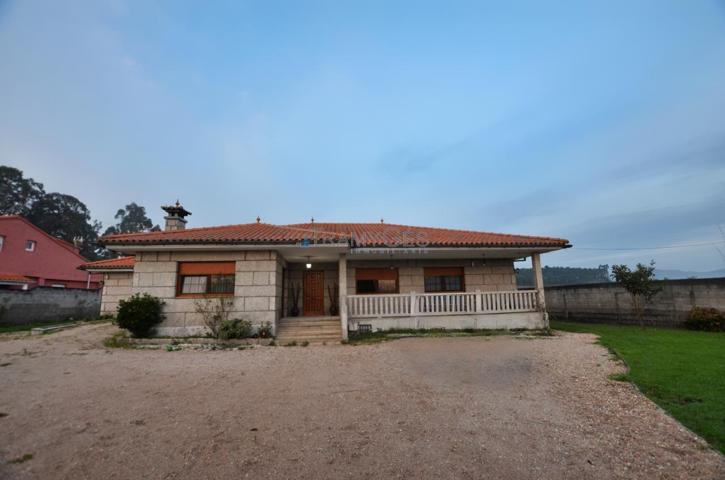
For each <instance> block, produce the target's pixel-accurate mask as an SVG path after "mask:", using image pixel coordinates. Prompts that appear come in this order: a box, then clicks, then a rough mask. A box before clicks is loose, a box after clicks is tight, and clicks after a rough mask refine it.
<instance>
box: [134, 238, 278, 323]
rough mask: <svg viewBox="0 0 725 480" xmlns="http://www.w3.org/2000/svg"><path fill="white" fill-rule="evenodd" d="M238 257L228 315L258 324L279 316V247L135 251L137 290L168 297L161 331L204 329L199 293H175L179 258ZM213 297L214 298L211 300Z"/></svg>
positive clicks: (233, 258)
mask: <svg viewBox="0 0 725 480" xmlns="http://www.w3.org/2000/svg"><path fill="white" fill-rule="evenodd" d="M214 261H234V262H235V263H236V267H235V287H234V296H233V297H231V300H232V307H231V313H230V318H242V319H245V320H250V321H251V322H252V324H253V325H255V326H259V325H260V324H261V323H262V322H270V323H271V324H272V325H273V326H274V325H275V324H276V319H277V317H278V312H279V308H278V303H279V301H278V298H279V297H278V295H279V294H281V289H279V288H278V287H277V285H278V282H279V280H278V279H279V277H280V276H281V263H280V259H279V258H278V254H277V252H274V251H246V252H243V251H242V252H189V251H186V252H144V253H138V254H137V255H136V265H135V267H134V274H133V288H132V291H133V293H136V292H146V293H149V294H151V295H154V296H156V297H159V298H161V299H163V300H164V301H165V302H166V305H165V308H164V313H165V314H166V319H165V320H164V322H163V323H162V324H161V325H160V327H159V328H158V334H159V335H172V336H173V335H193V334H199V333H202V332H203V331H204V322H203V318H202V316H201V315H200V314H199V313H197V312H196V305H197V303H198V302H199V301H200V300H199V299H196V298H177V297H176V280H177V272H178V262H214ZM212 301H215V300H212Z"/></svg>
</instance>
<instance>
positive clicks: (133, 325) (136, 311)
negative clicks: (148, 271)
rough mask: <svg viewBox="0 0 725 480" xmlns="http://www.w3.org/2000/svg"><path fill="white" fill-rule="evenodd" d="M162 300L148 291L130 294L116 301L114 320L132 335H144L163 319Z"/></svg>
mask: <svg viewBox="0 0 725 480" xmlns="http://www.w3.org/2000/svg"><path fill="white" fill-rule="evenodd" d="M163 308H164V302H163V301H162V300H160V299H158V298H156V297H153V296H151V295H149V294H148V293H143V294H139V293H137V294H135V295H132V296H131V297H130V298H128V299H127V300H121V301H119V302H118V313H117V314H116V321H117V322H118V326H119V327H121V328H125V329H126V330H128V331H129V332H131V334H132V335H133V336H134V337H146V336H148V335H150V334H151V333H152V332H153V330H154V329H155V328H156V325H158V324H159V323H161V322H162V321H163V320H164V314H163V312H162V310H163Z"/></svg>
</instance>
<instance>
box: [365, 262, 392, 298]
mask: <svg viewBox="0 0 725 480" xmlns="http://www.w3.org/2000/svg"><path fill="white" fill-rule="evenodd" d="M355 292H356V293H357V294H360V295H366V294H381V293H398V269H397V268H356V269H355Z"/></svg>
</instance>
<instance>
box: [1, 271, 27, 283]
mask: <svg viewBox="0 0 725 480" xmlns="http://www.w3.org/2000/svg"><path fill="white" fill-rule="evenodd" d="M0 282H14V283H35V280H33V279H32V278H28V277H26V276H24V275H20V274H17V273H0Z"/></svg>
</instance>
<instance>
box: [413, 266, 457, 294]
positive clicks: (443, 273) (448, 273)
mask: <svg viewBox="0 0 725 480" xmlns="http://www.w3.org/2000/svg"><path fill="white" fill-rule="evenodd" d="M432 277H443V278H445V277H460V278H461V286H460V288H459V289H457V290H446V289H443V290H428V288H427V283H426V280H427V279H428V278H432ZM444 283H445V281H444ZM423 291H424V292H425V293H461V292H465V291H466V272H465V268H464V267H424V268H423Z"/></svg>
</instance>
